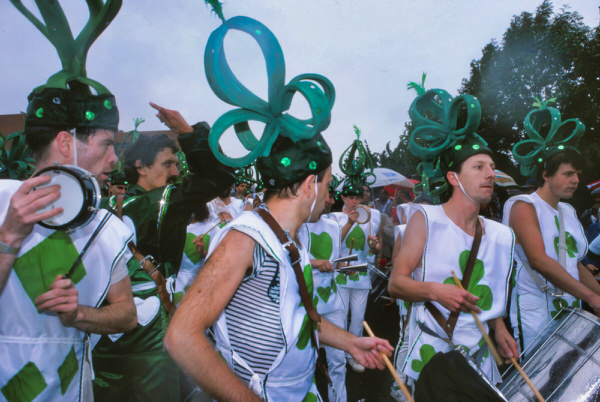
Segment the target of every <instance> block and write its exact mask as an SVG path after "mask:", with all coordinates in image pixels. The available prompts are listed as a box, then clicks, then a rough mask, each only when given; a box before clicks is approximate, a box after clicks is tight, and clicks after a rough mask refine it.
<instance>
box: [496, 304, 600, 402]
mask: <svg viewBox="0 0 600 402" xmlns="http://www.w3.org/2000/svg"><path fill="white" fill-rule="evenodd" d="M532 345H534V346H532V347H531V350H530V349H527V350H526V352H527V355H528V356H529V357H528V358H527V359H526V360H525V362H524V363H523V364H522V367H523V370H524V371H525V373H526V374H527V375H528V376H529V378H530V379H531V381H532V382H533V384H534V385H535V387H536V388H537V389H538V390H539V392H540V394H541V395H542V396H543V397H544V398H545V399H546V400H547V401H580V402H584V401H598V400H600V319H599V318H598V317H596V316H594V315H592V314H590V313H588V312H586V311H583V310H581V309H572V308H566V309H564V310H562V311H561V312H560V313H559V314H558V315H557V316H556V317H555V318H554V319H553V320H552V321H550V323H549V324H548V325H547V326H546V327H545V328H544V330H543V331H542V332H541V333H540V334H539V335H538V336H537V338H536V342H534V343H533V344H532ZM511 370H512V372H508V374H507V375H505V377H504V378H505V379H504V381H503V383H502V384H501V385H500V391H501V392H502V393H503V394H504V396H505V397H506V399H508V400H509V401H532V400H535V397H534V395H533V392H532V391H531V389H530V388H529V387H528V386H527V384H526V383H525V381H524V380H523V379H522V378H521V376H520V375H519V373H518V372H517V370H515V369H514V368H511ZM505 374H506V373H505Z"/></svg>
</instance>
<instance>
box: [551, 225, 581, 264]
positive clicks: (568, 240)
mask: <svg viewBox="0 0 600 402" xmlns="http://www.w3.org/2000/svg"><path fill="white" fill-rule="evenodd" d="M554 223H555V224H556V228H557V229H558V230H559V232H560V226H559V224H558V217H557V216H554ZM558 237H559V236H556V237H555V238H554V251H556V255H558V241H559V238H558ZM565 245H566V246H567V255H568V256H569V257H570V258H575V257H576V256H577V251H578V250H577V242H576V241H575V238H574V237H573V236H572V235H571V233H569V232H567V231H566V230H565Z"/></svg>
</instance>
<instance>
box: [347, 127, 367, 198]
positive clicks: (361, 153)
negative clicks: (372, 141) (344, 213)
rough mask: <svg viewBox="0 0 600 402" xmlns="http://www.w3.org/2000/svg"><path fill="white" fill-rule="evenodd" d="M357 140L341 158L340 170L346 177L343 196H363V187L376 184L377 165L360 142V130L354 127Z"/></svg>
mask: <svg viewBox="0 0 600 402" xmlns="http://www.w3.org/2000/svg"><path fill="white" fill-rule="evenodd" d="M354 133H355V134H356V139H355V140H354V141H352V144H351V145H350V146H349V147H348V148H346V150H345V151H344V152H343V153H342V155H341V156H340V161H339V165H340V170H341V171H342V173H344V174H345V175H346V177H345V179H344V185H343V187H342V195H344V196H349V195H359V196H360V195H362V194H363V185H366V186H369V185H371V184H373V183H374V182H375V175H374V174H373V169H374V168H375V163H373V159H371V155H369V152H368V151H367V149H366V148H365V146H364V145H363V143H362V141H361V140H360V129H359V128H358V127H356V126H354Z"/></svg>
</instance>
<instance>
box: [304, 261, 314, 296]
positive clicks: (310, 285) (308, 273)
mask: <svg viewBox="0 0 600 402" xmlns="http://www.w3.org/2000/svg"><path fill="white" fill-rule="evenodd" d="M303 273H304V281H305V282H306V289H307V290H308V295H309V296H312V295H313V292H314V287H315V284H314V282H313V276H312V267H311V266H310V264H306V265H305V266H304V272H303Z"/></svg>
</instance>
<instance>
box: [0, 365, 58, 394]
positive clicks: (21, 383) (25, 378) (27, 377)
mask: <svg viewBox="0 0 600 402" xmlns="http://www.w3.org/2000/svg"><path fill="white" fill-rule="evenodd" d="M47 386H48V384H47V383H46V380H45V379H44V376H43V375H42V372H41V371H40V369H38V367H37V366H36V365H35V363H33V362H28V363H27V364H25V365H24V366H23V368H21V370H19V372H18V373H17V374H15V375H14V376H13V377H12V378H11V379H10V380H9V381H8V382H7V383H6V385H4V386H3V387H2V389H1V390H2V395H4V397H5V398H6V400H7V401H8V402H22V401H33V400H34V399H35V398H36V397H37V396H38V395H39V394H40V393H41V392H42V391H43V390H44V389H45V388H46V387H47Z"/></svg>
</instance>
